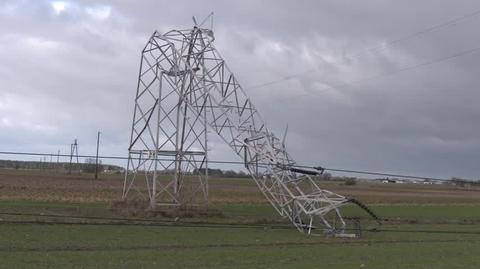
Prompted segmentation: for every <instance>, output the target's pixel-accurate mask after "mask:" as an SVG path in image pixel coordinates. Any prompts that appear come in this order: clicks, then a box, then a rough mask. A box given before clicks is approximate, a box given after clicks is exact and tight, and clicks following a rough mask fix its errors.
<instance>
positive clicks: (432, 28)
mask: <svg viewBox="0 0 480 269" xmlns="http://www.w3.org/2000/svg"><path fill="white" fill-rule="evenodd" d="M478 15H480V10H475V11H473V12H471V13H468V14H465V15H463V16H460V17H456V18H453V19H451V20H448V21H445V22H443V23H439V24H436V25H433V26H430V27H427V28H425V29H422V30H420V31H417V32H414V33H411V34H408V35H406V36H403V37H400V38H397V39H393V40H390V41H387V42H385V43H384V44H382V45H379V46H375V47H370V48H366V49H363V50H361V51H358V52H356V53H352V54H350V55H348V54H347V55H345V56H344V60H342V61H340V62H338V63H337V64H344V63H347V62H348V60H349V59H351V58H358V57H359V56H360V55H362V54H364V53H367V52H375V51H381V50H385V49H386V48H388V47H391V46H393V45H395V44H398V43H401V42H405V41H408V40H411V39H414V38H417V37H420V36H423V35H426V34H428V33H431V32H434V31H436V30H439V29H442V28H444V27H448V26H452V25H456V24H457V23H459V22H461V21H463V20H467V19H470V18H473V17H475V16H478ZM317 70H318V68H311V69H308V70H305V71H302V72H298V73H293V74H291V75H288V76H286V77H283V78H281V79H277V80H272V81H268V82H265V83H261V84H257V85H253V86H251V87H247V88H245V89H246V90H251V89H258V88H263V87H266V86H270V85H273V84H277V83H280V82H283V81H288V80H290V79H292V78H296V77H299V76H303V75H306V74H309V73H312V72H315V71H317Z"/></svg>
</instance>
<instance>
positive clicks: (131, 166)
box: [123, 23, 350, 234]
mask: <svg viewBox="0 0 480 269" xmlns="http://www.w3.org/2000/svg"><path fill="white" fill-rule="evenodd" d="M213 41H214V35H213V32H212V30H210V29H207V28H204V27H203V26H202V25H197V24H196V23H195V26H194V27H193V28H192V29H186V30H172V31H169V32H166V33H164V34H160V33H159V32H157V31H155V32H154V33H153V35H152V36H151V38H150V39H149V41H148V43H147V44H146V46H145V47H144V49H143V51H142V60H141V66H140V73H139V79H138V88H137V95H136V99H135V114H134V118H133V124H132V135H131V140H130V141H131V143H130V147H129V157H130V158H129V162H128V168H127V174H126V176H125V184H124V192H123V197H124V198H126V197H127V195H128V193H129V191H130V190H131V189H132V188H135V186H136V185H135V184H134V181H135V180H139V179H140V178H143V179H144V180H145V182H146V189H147V191H148V198H149V200H150V203H151V206H152V207H154V206H156V205H157V204H165V203H167V204H173V205H180V204H182V203H184V202H185V199H192V198H187V196H182V191H184V189H182V188H185V186H187V185H189V186H190V185H192V184H193V183H192V182H190V183H185V180H187V178H188V180H190V181H193V180H195V181H198V188H197V189H193V190H194V191H193V192H190V194H193V195H194V196H195V195H196V197H197V198H198V197H201V198H202V199H206V198H207V195H208V183H207V177H208V175H206V174H205V173H206V172H207V171H208V169H204V168H207V167H206V166H207V163H208V158H207V126H209V128H211V130H213V131H214V132H215V133H217V134H218V135H219V136H220V137H221V138H222V139H223V140H224V141H225V143H227V144H228V145H229V146H230V148H231V149H232V150H233V151H235V153H236V154H237V155H238V156H239V157H240V158H241V160H243V161H244V163H245V167H246V169H247V170H248V172H249V173H250V175H251V177H252V178H253V179H254V181H255V183H256V184H257V186H258V187H259V189H260V190H261V192H262V193H263V194H264V195H265V197H266V199H267V200H268V201H269V202H270V203H271V204H272V206H273V207H274V208H275V209H276V210H277V211H278V213H279V214H280V215H281V216H283V217H286V218H288V219H289V220H290V221H291V222H292V223H293V225H294V226H295V227H296V228H297V229H298V230H300V231H302V232H306V233H308V234H311V233H323V232H329V233H335V234H342V233H344V230H345V221H344V219H343V218H342V216H341V214H340V211H339V207H341V206H342V205H344V204H345V203H347V202H349V201H350V200H349V198H346V197H344V196H342V195H339V194H336V193H333V192H331V191H328V190H324V189H321V188H320V187H319V186H318V185H317V184H316V183H315V181H314V180H313V179H312V177H311V175H310V174H311V173H309V172H308V171H302V170H301V169H297V168H295V167H296V164H295V162H294V160H293V159H292V158H291V157H290V156H289V154H288V153H287V151H286V149H285V145H284V143H283V141H281V140H280V139H279V138H278V137H276V136H275V135H274V134H273V133H272V132H271V131H270V130H269V129H267V126H265V123H264V121H263V120H262V118H261V117H260V114H259V113H258V110H257V109H256V108H255V107H254V105H253V104H252V102H251V101H250V99H249V98H248V96H247V95H246V94H245V92H244V90H243V89H242V87H241V86H240V84H239V83H238V81H237V79H236V78H235V76H234V75H233V73H232V72H231V71H230V70H229V69H228V67H227V65H226V63H225V61H224V60H223V58H222V57H221V55H220V54H219V52H218V51H217V49H216V48H215V46H214V45H213ZM165 169H172V170H174V176H170V177H162V176H160V175H159V173H160V172H159V171H160V170H165ZM202 172H203V173H202ZM195 190H197V191H198V192H195ZM195 193H196V194H195ZM200 194H201V195H200Z"/></svg>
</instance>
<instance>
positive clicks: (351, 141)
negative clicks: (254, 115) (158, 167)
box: [0, 0, 480, 179]
mask: <svg viewBox="0 0 480 269" xmlns="http://www.w3.org/2000/svg"><path fill="white" fill-rule="evenodd" d="M476 10H480V3H479V2H478V1H473V0H472V1H438V0H437V1H433V0H424V1H386V0H382V1H380V0H364V1H353V0H352V1H346V0H343V1H342V0H330V1H318V0H315V1H279V0H272V1H158V0H150V1H133V0H132V1H127V0H124V1H75V0H71V1H67V0H66V1H49V0H30V1H27V0H25V1H20V0H19V1H10V0H6V1H5V0H0V63H1V65H0V150H1V151H7V150H16V151H25V152H55V153H56V152H57V150H61V153H64V154H68V153H69V144H70V143H71V142H72V141H73V139H74V138H78V139H79V153H80V154H94V152H95V139H96V132H97V130H101V131H102V147H101V152H100V153H101V154H102V155H122V156H126V153H127V144H128V140H129V132H130V125H131V118H132V113H133V98H134V95H135V91H136V88H135V87H136V82H137V75H138V74H137V73H138V65H139V60H140V58H139V56H140V51H141V49H142V47H143V45H144V44H145V42H146V41H147V39H148V38H149V36H150V35H151V33H152V32H153V31H154V30H155V29H158V30H159V31H160V32H164V31H167V30H169V29H184V28H189V27H191V26H192V20H191V16H192V15H195V16H197V17H205V16H206V15H208V14H209V13H210V12H211V11H213V12H214V13H215V17H214V31H215V36H216V41H215V42H216V47H217V48H218V49H219V51H220V52H221V53H222V55H223V56H224V58H225V59H226V61H227V64H228V65H229V66H230V68H231V69H232V71H233V72H234V73H235V74H236V76H237V78H238V80H239V81H240V83H241V84H242V85H243V87H244V88H245V89H246V92H247V94H248V95H249V96H250V97H251V98H252V101H253V103H254V104H255V105H256V106H257V108H258V110H259V111H260V113H261V114H262V116H263V118H264V119H265V120H266V121H267V125H268V126H269V127H270V128H271V129H272V130H273V131H274V132H276V133H278V136H281V135H282V134H283V132H284V129H285V127H286V125H287V124H288V126H289V132H288V137H287V147H288V149H289V151H290V153H291V155H292V156H293V157H294V158H295V159H296V160H297V162H298V163H301V164H314V165H322V166H326V167H334V168H348V169H362V170H374V171H384V172H396V173H408V174H415V175H422V176H437V177H444V178H448V177H452V176H459V177H466V178H475V179H478V178H480V165H479V161H480V136H479V134H480V124H479V119H480V105H479V101H480V89H479V86H480V77H479V70H480V63H478V60H480V51H479V52H477V51H472V52H469V53H465V54H464V55H461V56H458V54H459V53H460V54H462V53H464V52H466V51H470V50H472V49H475V48H477V47H480V37H479V36H478V28H479V27H478V26H479V25H480V14H478V15H468V14H472V13H473V12H475V11H476ZM479 13H480V12H479ZM465 15H468V16H467V18H465V19H462V20H459V21H458V22H457V23H455V24H451V25H448V26H444V27H439V28H436V29H435V30H434V31H427V32H425V33H424V34H419V35H416V36H411V37H409V38H407V39H403V40H401V41H399V42H395V43H389V41H392V40H397V39H402V38H403V37H406V36H410V35H411V34H413V33H416V32H419V31H422V30H424V29H428V28H429V27H432V26H435V25H439V24H442V23H445V22H448V21H450V20H452V19H455V18H460V17H462V16H465ZM455 55H457V56H458V57H455V58H451V59H449V60H442V61H439V59H446V58H447V57H450V56H455ZM436 61H438V62H436ZM431 62H436V63H434V64H425V65H423V66H419V65H422V64H423V63H431ZM412 66H419V67H418V68H411V69H410V67H412ZM312 69H315V71H313V72H308V73H304V74H303V75H300V76H296V77H293V78H291V79H288V80H284V81H282V82H281V83H276V84H270V85H268V86H266V87H255V86H256V85H260V84H264V83H266V82H270V81H274V80H279V79H282V78H285V77H289V76H290V75H292V74H297V73H302V72H304V71H307V70H312ZM405 69H406V70H405ZM399 70H403V71H402V72H399ZM387 74H388V75H387ZM211 134H212V136H213V135H215V134H214V133H211ZM212 141H213V142H212V143H211V146H212V147H211V152H210V156H211V158H212V159H217V160H218V159H229V160H236V159H235V156H233V154H231V153H230V150H229V148H228V147H227V146H225V145H223V144H222V143H221V142H220V140H218V139H216V140H215V139H213V140H212ZM2 158H8V157H5V156H2ZM232 168H234V169H237V168H236V167H232ZM238 169H240V168H238Z"/></svg>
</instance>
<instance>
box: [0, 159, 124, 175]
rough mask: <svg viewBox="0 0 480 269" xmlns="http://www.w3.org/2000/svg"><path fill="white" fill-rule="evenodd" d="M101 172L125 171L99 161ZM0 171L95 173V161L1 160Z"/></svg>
mask: <svg viewBox="0 0 480 269" xmlns="http://www.w3.org/2000/svg"><path fill="white" fill-rule="evenodd" d="M98 163H99V166H98V171H99V172H111V173H114V172H122V171H123V170H124V169H123V168H122V167H120V166H117V165H111V164H102V162H101V160H99V162H98ZM0 169H23V170H55V169H56V170H62V171H69V170H70V169H71V170H72V171H80V172H84V173H94V172H95V159H93V158H91V159H86V160H85V163H78V164H77V163H76V162H72V164H70V163H69V162H58V163H57V162H43V161H16V160H0Z"/></svg>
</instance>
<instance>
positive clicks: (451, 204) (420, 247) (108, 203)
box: [0, 171, 480, 269]
mask: <svg viewBox="0 0 480 269" xmlns="http://www.w3.org/2000/svg"><path fill="white" fill-rule="evenodd" d="M0 172H1V171H0ZM39 178H40V179H41V180H39ZM322 184H324V185H325V187H328V188H329V189H333V190H335V191H339V192H340V193H342V192H343V193H346V194H349V195H355V196H356V197H359V198H360V199H362V200H366V201H367V203H368V204H369V206H370V208H371V209H372V210H373V211H374V212H376V213H377V214H378V215H380V216H381V217H383V218H385V219H386V220H385V221H384V223H383V225H382V226H377V225H376V224H374V223H373V222H371V221H369V220H368V219H367V216H366V215H365V214H364V213H363V212H362V211H359V210H358V209H357V208H355V207H345V208H344V210H343V213H344V214H345V215H346V216H355V217H360V218H362V227H363V228H365V229H366V231H364V232H363V236H362V238H360V239H339V238H325V237H318V236H305V235H304V234H301V233H299V232H298V231H296V230H294V229H293V228H292V227H291V226H290V225H289V224H288V223H287V222H285V221H284V220H283V219H281V218H279V217H278V215H277V214H276V212H275V211H274V210H273V209H272V208H271V207H270V205H268V204H266V203H265V202H264V200H263V198H262V197H261V195H259V193H258V191H257V190H256V188H255V186H254V185H253V184H252V183H251V182H249V181H248V180H231V179H228V180H227V179H217V180H212V184H211V186H212V188H211V190H212V205H211V206H210V209H209V210H211V211H212V212H213V213H214V214H211V215H206V216H189V217H183V216H181V217H173V216H165V215H158V214H157V215H149V214H141V213H139V214H131V213H129V214H126V213H125V212H124V211H122V210H119V209H116V208H115V207H114V206H112V205H113V204H114V203H113V201H114V200H115V197H118V195H119V192H120V186H121V181H119V180H118V179H115V178H108V179H105V180H103V181H98V182H92V181H85V180H84V179H82V178H81V177H74V178H62V177H61V176H58V175H57V176H49V175H41V176H35V175H33V174H32V175H29V174H26V173H23V174H15V173H13V172H8V173H4V174H3V178H2V174H1V173H0V268H213V269H215V268H249V269H250V268H275V269H277V268H381V269H388V268H409V269H410V268H413V269H415V268H422V269H426V268H432V269H441V268H448V269H450V268H472V269H474V268H480V255H479V254H480V195H479V194H480V191H479V190H478V189H458V188H449V187H444V186H407V185H404V186H395V185H388V184H387V185H382V184H377V185H369V184H365V185H363V184H358V185H357V186H353V187H344V186H341V185H339V184H338V183H329V182H326V183H322Z"/></svg>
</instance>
